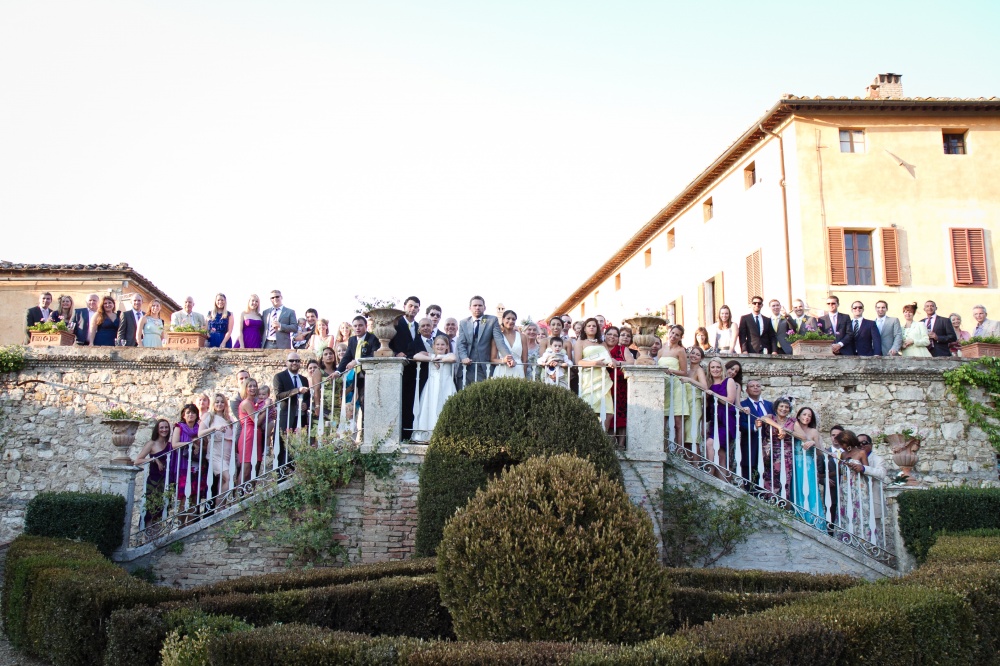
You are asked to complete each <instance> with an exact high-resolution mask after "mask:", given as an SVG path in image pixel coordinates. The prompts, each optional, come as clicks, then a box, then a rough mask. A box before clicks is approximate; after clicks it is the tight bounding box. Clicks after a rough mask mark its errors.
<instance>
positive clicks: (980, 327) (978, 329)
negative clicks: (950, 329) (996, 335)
mask: <svg viewBox="0 0 1000 666" xmlns="http://www.w3.org/2000/svg"><path fill="white" fill-rule="evenodd" d="M982 334H983V325H982V324H979V325H978V326H976V330H975V332H974V333H973V334H972V336H973V337H976V338H978V337H979V336H981V335H982Z"/></svg>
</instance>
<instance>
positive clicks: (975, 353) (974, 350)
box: [32, 339, 1000, 358]
mask: <svg viewBox="0 0 1000 666" xmlns="http://www.w3.org/2000/svg"><path fill="white" fill-rule="evenodd" d="M32 344H34V339H32ZM961 355H962V358H982V357H983V356H1000V345H995V344H992V343H989V342H973V343H971V344H968V345H963V346H962V347H961Z"/></svg>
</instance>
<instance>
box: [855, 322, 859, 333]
mask: <svg viewBox="0 0 1000 666" xmlns="http://www.w3.org/2000/svg"><path fill="white" fill-rule="evenodd" d="M858 326H859V322H858V320H857V319H855V320H854V335H857V334H858Z"/></svg>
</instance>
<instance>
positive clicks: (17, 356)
mask: <svg viewBox="0 0 1000 666" xmlns="http://www.w3.org/2000/svg"><path fill="white" fill-rule="evenodd" d="M22 368H24V347H22V346H21V345H11V346H9V347H0V372H19V371H20V370H21V369H22Z"/></svg>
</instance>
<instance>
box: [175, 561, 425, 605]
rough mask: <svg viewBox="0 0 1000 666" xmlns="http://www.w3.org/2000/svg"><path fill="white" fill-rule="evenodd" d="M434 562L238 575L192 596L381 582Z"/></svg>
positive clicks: (411, 573)
mask: <svg viewBox="0 0 1000 666" xmlns="http://www.w3.org/2000/svg"><path fill="white" fill-rule="evenodd" d="M436 565H437V561H436V560H435V559H434V558H432V557H425V558H415V559H409V560H395V561H392V562H376V563H374V564H359V565H355V566H349V567H330V568H316V569H304V570H298V571H282V572H280V573H273V574H265V575H262V576H241V577H239V578H234V579H232V580H227V581H223V582H221V583H213V584H211V585H202V586H201V587H196V588H194V590H193V593H194V596H197V597H204V596H212V595H220V594H232V593H241V594H265V593H268V592H281V591H282V590H301V589H306V588H310V587H329V586H330V585H343V584H346V583H357V582H360V581H366V580H380V579H382V578H392V577H394V576H425V575H427V574H432V573H434V571H435V567H436Z"/></svg>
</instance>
